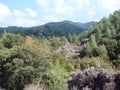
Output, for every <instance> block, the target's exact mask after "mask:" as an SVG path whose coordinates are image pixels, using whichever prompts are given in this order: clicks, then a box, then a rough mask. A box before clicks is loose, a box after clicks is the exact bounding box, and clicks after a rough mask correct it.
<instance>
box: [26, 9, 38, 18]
mask: <svg viewBox="0 0 120 90" xmlns="http://www.w3.org/2000/svg"><path fill="white" fill-rule="evenodd" d="M25 11H27V12H28V14H29V15H30V16H31V17H37V16H38V15H37V13H36V12H35V11H33V10H32V9H30V8H25Z"/></svg>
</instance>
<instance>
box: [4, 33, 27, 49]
mask: <svg viewBox="0 0 120 90" xmlns="http://www.w3.org/2000/svg"><path fill="white" fill-rule="evenodd" d="M24 40H25V39H24V38H23V37H21V36H20V35H15V34H10V33H9V34H5V35H4V38H3V40H2V43H3V45H4V46H5V47H6V48H12V47H13V46H15V45H21V44H22V43H23V42H24Z"/></svg>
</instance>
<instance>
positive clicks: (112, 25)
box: [79, 11, 120, 61]
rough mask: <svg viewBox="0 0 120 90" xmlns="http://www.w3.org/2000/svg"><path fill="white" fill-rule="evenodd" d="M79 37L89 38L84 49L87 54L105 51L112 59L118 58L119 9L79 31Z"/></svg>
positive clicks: (119, 35)
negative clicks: (90, 26) (88, 27)
mask: <svg viewBox="0 0 120 90" xmlns="http://www.w3.org/2000/svg"><path fill="white" fill-rule="evenodd" d="M79 38H80V39H82V38H89V43H88V44H87V45H86V48H85V50H84V54H85V55H87V56H98V55H101V54H103V55H105V53H106V54H107V55H108V57H109V59H110V60H112V61H113V60H115V59H118V58H120V57H119V54H120V11H115V12H114V14H113V15H110V16H109V17H108V18H103V19H102V20H101V21H100V22H99V23H98V24H97V25H95V26H93V27H92V28H91V29H90V30H88V31H85V32H83V33H80V35H79ZM102 50H103V51H102Z"/></svg>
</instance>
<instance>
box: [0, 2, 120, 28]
mask: <svg viewBox="0 0 120 90" xmlns="http://www.w3.org/2000/svg"><path fill="white" fill-rule="evenodd" d="M118 9H120V0H0V26H24V27H29V26H38V25H42V24H44V23H47V22H58V21H63V20H71V21H75V22H89V21H99V20H100V19H101V18H103V17H108V16H109V14H112V13H113V12H114V11H115V10H118Z"/></svg>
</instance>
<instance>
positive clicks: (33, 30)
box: [0, 20, 97, 38]
mask: <svg viewBox="0 0 120 90" xmlns="http://www.w3.org/2000/svg"><path fill="white" fill-rule="evenodd" d="M95 24H97V22H88V23H80V22H72V21H67V20H64V21H62V22H50V23H47V24H44V25H41V26H36V27H26V28H25V27H16V26H9V27H7V28H6V32H8V33H15V34H21V35H24V36H25V35H29V36H32V37H37V38H43V37H46V38H49V37H53V36H67V35H68V33H69V32H70V33H71V34H73V33H75V34H79V33H80V32H82V31H84V30H87V29H89V28H90V27H92V26H93V25H95ZM2 33H4V28H0V34H2Z"/></svg>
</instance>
